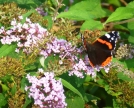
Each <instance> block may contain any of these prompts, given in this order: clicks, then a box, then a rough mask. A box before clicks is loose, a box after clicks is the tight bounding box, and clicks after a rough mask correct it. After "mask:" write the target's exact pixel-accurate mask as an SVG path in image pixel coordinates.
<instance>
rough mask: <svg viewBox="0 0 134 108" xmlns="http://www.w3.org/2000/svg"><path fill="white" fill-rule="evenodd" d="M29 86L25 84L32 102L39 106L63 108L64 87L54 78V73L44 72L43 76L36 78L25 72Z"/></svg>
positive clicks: (64, 105)
mask: <svg viewBox="0 0 134 108" xmlns="http://www.w3.org/2000/svg"><path fill="white" fill-rule="evenodd" d="M26 78H27V79H28V80H29V83H31V86H26V87H25V90H26V91H27V92H28V95H29V98H30V97H31V98H33V99H34V104H35V105H39V106H40V107H41V108H65V107H66V106H67V104H66V103H65V95H64V94H63V93H64V89H63V86H62V83H61V80H60V79H59V80H55V79H54V73H52V72H51V73H49V72H44V76H43V77H42V78H40V79H37V78H36V77H35V76H30V75H29V74H27V77H26Z"/></svg>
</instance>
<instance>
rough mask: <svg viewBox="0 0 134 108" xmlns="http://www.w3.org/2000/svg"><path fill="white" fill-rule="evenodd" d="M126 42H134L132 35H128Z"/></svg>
mask: <svg viewBox="0 0 134 108" xmlns="http://www.w3.org/2000/svg"><path fill="white" fill-rule="evenodd" d="M128 42H129V43H132V44H134V36H129V37H128Z"/></svg>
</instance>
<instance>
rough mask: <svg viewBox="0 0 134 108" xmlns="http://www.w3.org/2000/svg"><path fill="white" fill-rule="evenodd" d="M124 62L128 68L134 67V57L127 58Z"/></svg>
mask: <svg viewBox="0 0 134 108" xmlns="http://www.w3.org/2000/svg"><path fill="white" fill-rule="evenodd" d="M124 63H125V64H126V66H127V68H128V69H129V68H133V67H134V58H132V59H128V60H125V61H124Z"/></svg>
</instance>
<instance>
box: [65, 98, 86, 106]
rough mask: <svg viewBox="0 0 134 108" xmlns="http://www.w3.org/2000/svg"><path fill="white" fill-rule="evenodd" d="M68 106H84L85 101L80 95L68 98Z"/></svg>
mask: <svg viewBox="0 0 134 108" xmlns="http://www.w3.org/2000/svg"><path fill="white" fill-rule="evenodd" d="M66 102H67V108H84V101H83V99H81V98H80V97H78V96H76V97H73V98H71V99H70V98H67V99H66Z"/></svg>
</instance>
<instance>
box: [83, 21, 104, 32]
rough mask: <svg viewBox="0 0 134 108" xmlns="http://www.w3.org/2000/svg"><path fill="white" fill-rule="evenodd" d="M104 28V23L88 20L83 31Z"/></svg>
mask: <svg viewBox="0 0 134 108" xmlns="http://www.w3.org/2000/svg"><path fill="white" fill-rule="evenodd" d="M102 28H103V25H102V23H101V22H100V21H95V20H87V21H85V22H84V23H83V24H82V26H81V30H96V29H97V30H102Z"/></svg>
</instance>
